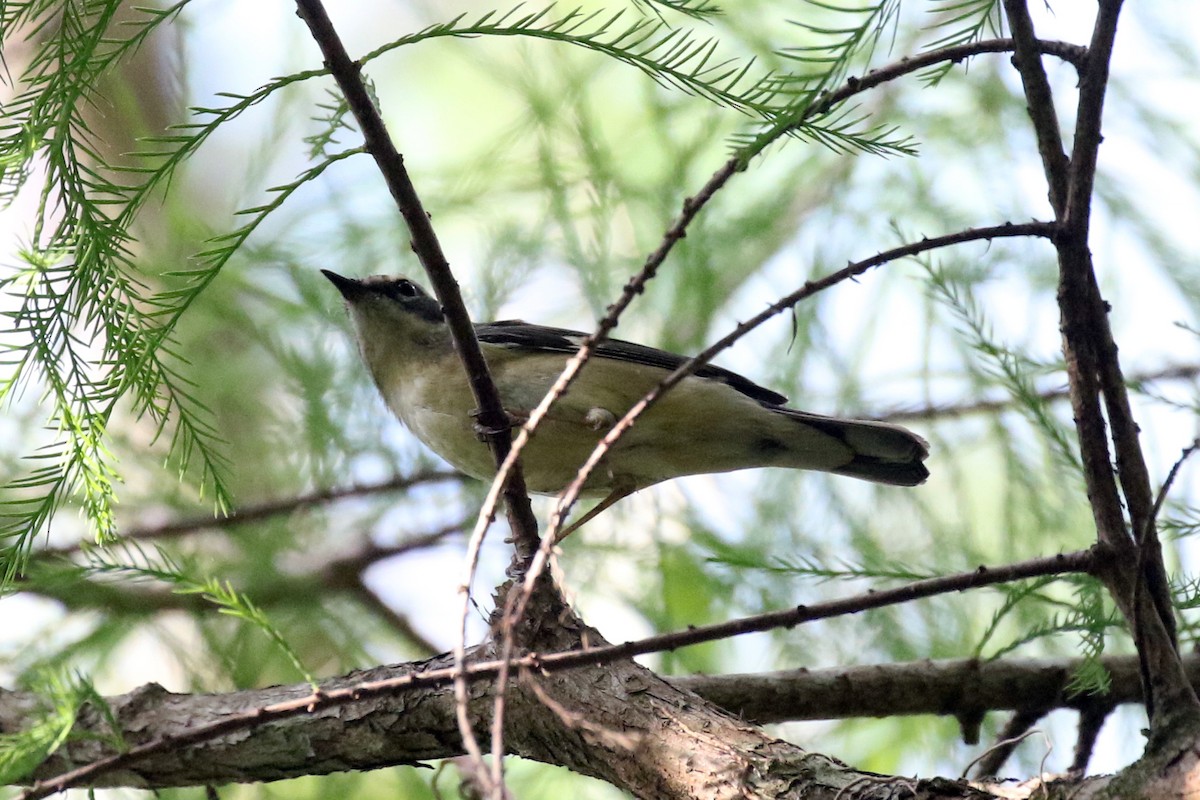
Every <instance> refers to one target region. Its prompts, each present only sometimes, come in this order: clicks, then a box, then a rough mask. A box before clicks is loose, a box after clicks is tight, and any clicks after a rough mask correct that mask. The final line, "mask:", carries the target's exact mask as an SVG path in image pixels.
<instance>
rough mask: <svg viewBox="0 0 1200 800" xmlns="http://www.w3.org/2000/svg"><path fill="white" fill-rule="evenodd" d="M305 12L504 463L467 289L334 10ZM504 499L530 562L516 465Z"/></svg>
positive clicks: (316, 0) (305, 8)
mask: <svg viewBox="0 0 1200 800" xmlns="http://www.w3.org/2000/svg"><path fill="white" fill-rule="evenodd" d="M296 7H297V9H298V11H299V14H300V17H301V18H302V19H303V20H304V22H305V23H306V24H307V25H308V28H309V30H310V31H311V32H312V36H313V39H314V40H315V41H316V43H317V45H318V46H319V47H320V48H321V54H322V55H323V56H324V58H325V66H326V67H328V68H329V71H330V73H331V74H332V75H333V77H334V80H336V81H337V84H338V87H339V88H340V89H341V90H342V93H343V95H344V96H345V98H346V103H347V104H348V105H349V107H350V110H351V112H353V114H354V118H355V120H357V121H358V126H359V129H360V130H362V133H363V139H364V141H365V142H366V147H367V151H368V152H369V153H370V154H371V156H372V157H373V158H374V159H375V163H376V164H377V165H378V166H379V171H380V173H381V174H382V175H383V179H384V181H385V182H386V183H387V187H388V191H390V192H391V194H392V197H393V199H395V201H396V206H397V208H399V210H400V214H401V215H402V216H403V217H404V221H405V222H406V223H407V224H408V229H409V232H410V233H411V234H412V247H413V252H415V253H416V254H417V258H418V259H420V261H421V266H423V267H424V268H425V272H426V274H427V275H428V276H429V281H430V283H431V284H432V285H433V290H434V293H435V294H436V295H437V298H438V301H439V302H440V303H441V305H442V312H443V313H444V314H445V315H446V324H447V325H448V326H449V328H450V333H451V336H452V337H453V339H454V348H455V350H456V351H457V352H458V356H459V358H460V359H461V360H462V363H463V367H464V368H465V369H466V371H467V378H468V380H469V381H470V384H471V392H472V393H473V394H474V395H475V401H476V402H477V403H478V404H479V415H478V422H479V424H480V426H481V427H482V428H483V429H484V430H486V431H487V432H488V443H489V445H490V446H491V448H492V453H493V455H494V456H495V458H496V464H497V465H499V464H501V463H503V461H504V456H505V455H507V453H508V449H509V447H510V446H511V445H512V436H511V433H510V430H509V426H510V422H509V419H508V415H507V414H506V413H505V411H504V404H503V403H502V402H501V400H500V393H499V391H498V390H497V389H496V384H495V382H494V381H493V380H492V376H491V373H490V372H489V371H488V366H487V361H486V360H485V359H484V357H483V351H482V350H480V348H479V342H478V340H477V339H476V338H475V330H474V328H473V327H472V325H471V317H470V315H469V314H468V313H467V306H466V304H465V303H464V302H463V299H462V293H461V292H460V291H459V288H458V283H457V281H455V279H454V274H453V273H452V272H451V271H450V264H449V262H448V261H447V260H446V256H445V255H444V254H443V252H442V246H441V244H440V243H439V242H438V238H437V234H436V233H435V232H434V230H433V224H432V223H431V222H430V218H429V214H428V212H426V211H425V207H424V206H423V205H422V203H421V199H420V197H419V196H418V195H417V190H416V187H414V186H413V183H412V180H411V178H410V177H409V175H408V170H407V169H406V168H405V166H404V158H403V157H402V156H401V155H400V153H399V152H398V151H397V150H396V147H395V145H394V144H392V140H391V137H390V136H389V135H388V132H387V128H386V127H385V126H384V124H383V118H382V117H381V116H380V115H379V110H378V109H376V108H375V104H374V103H373V102H372V100H371V95H370V94H369V93H368V92H367V87H366V85H365V84H364V83H363V80H362V75H361V67H360V66H359V65H358V64H357V63H355V62H354V61H352V60H351V59H350V56H349V54H348V53H347V52H346V48H345V46H344V45H343V44H342V42H341V39H339V38H338V35H337V32H336V31H335V30H334V28H333V23H332V22H331V21H330V19H329V15H328V14H326V13H325V7H324V6H323V5H322V4H321V2H320V0H296ZM504 498H505V501H506V502H505V504H506V506H507V508H508V516H509V527H510V528H511V530H512V535H513V539H514V546H515V550H516V558H517V559H518V561H520V562H525V561H527V560H528V559H529V558H532V556H533V553H534V552H535V551H536V550H537V544H538V535H537V520H536V519H535V518H534V516H533V508H532V506H531V505H530V503H529V494H528V492H526V490H525V481H524V480H523V478H522V476H521V471H520V469H519V466H518V468H516V469H514V470H513V471H512V474H511V476H510V477H509V479H508V482H507V484H506V488H505V492H504Z"/></svg>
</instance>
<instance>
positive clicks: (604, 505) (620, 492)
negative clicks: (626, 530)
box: [554, 487, 633, 544]
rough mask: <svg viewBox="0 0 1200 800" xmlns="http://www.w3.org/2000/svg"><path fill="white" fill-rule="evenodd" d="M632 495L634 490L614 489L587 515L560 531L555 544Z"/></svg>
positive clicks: (555, 538)
mask: <svg viewBox="0 0 1200 800" xmlns="http://www.w3.org/2000/svg"><path fill="white" fill-rule="evenodd" d="M631 494H633V490H632V489H627V488H624V487H622V488H618V489H613V490H612V491H611V492H609V494H608V496H607V497H605V498H604V499H603V500H601V501H600V502H599V503H596V505H594V506H592V507H591V508H590V509H589V510H588V512H587V513H586V514H584V515H583V516H582V517H580V518H579V519H577V520H575V521H574V522H572V523H571V524H570V525H568V526H567V527H565V528H563V529H562V530H561V531H559V532H558V535H557V536H555V537H554V543H555V544H558V543H559V542H561V541H562V540H563V539H565V538H567V537H568V536H570V535H571V534H572V533H574V532H575V531H577V530H578V529H580V528H582V527H583V526H584V525H585V524H586V523H588V522H591V521H592V519H593V518H595V517H596V516H598V515H599V514H601V513H603V512H604V511H606V510H607V509H608V508H609V507H610V506H612V505H613V504H614V503H617V502H619V501H621V500H624V499H625V498H626V497H628V496H629V495H631Z"/></svg>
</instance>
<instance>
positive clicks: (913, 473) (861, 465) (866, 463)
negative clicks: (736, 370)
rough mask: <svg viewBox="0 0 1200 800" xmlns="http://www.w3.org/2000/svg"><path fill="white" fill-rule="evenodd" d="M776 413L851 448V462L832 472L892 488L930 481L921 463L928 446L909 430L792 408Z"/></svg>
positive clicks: (831, 470)
mask: <svg viewBox="0 0 1200 800" xmlns="http://www.w3.org/2000/svg"><path fill="white" fill-rule="evenodd" d="M773 410H775V411H776V412H777V413H780V414H783V415H784V416H786V417H790V418H793V419H795V420H797V421H798V422H801V423H803V424H805V425H808V426H811V427H813V428H816V429H817V430H819V431H821V432H822V433H824V434H826V435H828V436H832V437H834V438H835V439H838V440H839V441H841V442H843V443H844V444H845V445H846V446H847V447H848V448H850V450H851V451H852V453H853V456H852V457H851V459H850V461H848V462H846V463H845V464H842V465H840V466H838V467H833V468H829V469H828V471H829V472H833V473H835V474H837V475H848V476H850V477H852V478H862V479H863V480H868V481H874V482H876V483H887V484H891V485H893V486H916V485H917V484H919V483H924V482H925V479H926V478H928V477H929V470H928V469H926V468H925V465H924V464H923V463H921V462H923V461H924V460H925V459H926V457H928V456H929V443H928V442H926V441H925V440H924V439H922V438H921V437H920V436H917V435H916V434H915V433H913V432H912V431H910V430H907V429H906V428H901V427H900V426H899V425H889V424H888V423H886V422H870V421H867V420H853V419H836V418H834V417H824V416H821V415H820V414H810V413H808V412H805V411H797V410H795V409H791V408H777V409H773Z"/></svg>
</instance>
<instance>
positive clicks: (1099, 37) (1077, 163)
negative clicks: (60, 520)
mask: <svg viewBox="0 0 1200 800" xmlns="http://www.w3.org/2000/svg"><path fill="white" fill-rule="evenodd" d="M1098 7H1099V11H1098V14H1097V17H1096V23H1095V26H1094V28H1093V35H1092V41H1091V46H1090V47H1089V50H1088V57H1087V62H1086V67H1085V69H1084V70H1083V72H1082V74H1081V75H1080V92H1079V101H1078V107H1077V112H1076V127H1075V142H1074V148H1075V149H1074V151H1073V152H1072V156H1071V159H1070V161H1069V162H1068V161H1067V160H1066V158H1065V156H1064V155H1063V148H1062V137H1061V133H1060V131H1059V126H1058V121H1057V115H1056V112H1055V108H1054V101H1053V97H1052V96H1051V92H1050V85H1049V81H1048V80H1047V78H1046V74H1045V70H1044V69H1043V67H1042V64H1041V59H1040V56H1039V55H1038V52H1037V38H1036V34H1035V32H1034V29H1033V23H1032V20H1031V18H1030V16H1029V11H1028V8H1027V7H1026V3H1025V2H1024V0H1004V8H1005V12H1006V14H1007V16H1008V19H1009V25H1010V27H1011V29H1012V31H1013V39H1014V41H1015V44H1016V57H1015V59H1014V63H1015V65H1016V67H1017V70H1018V72H1019V73H1020V76H1021V82H1022V85H1023V86H1024V89H1025V95H1026V100H1027V104H1028V108H1029V114H1030V118H1031V120H1032V121H1033V128H1034V131H1035V134H1036V136H1037V140H1038V149H1039V152H1040V153H1041V155H1042V164H1043V169H1044V170H1045V173H1046V179H1047V184H1048V188H1049V198H1050V203H1051V205H1052V206H1053V208H1054V212H1055V217H1056V220H1057V222H1058V227H1059V234H1058V236H1056V238H1055V245H1056V247H1057V250H1058V260H1059V287H1058V304H1059V309H1060V313H1061V319H1062V322H1061V328H1062V334H1063V353H1064V356H1065V359H1066V365H1067V375H1068V379H1069V382H1070V386H1071V406H1072V410H1073V412H1074V416H1075V425H1076V429H1077V431H1078V434H1079V443H1080V455H1081V460H1082V463H1083V470H1084V479H1085V482H1086V485H1087V490H1088V499H1089V501H1090V503H1091V508H1092V515H1093V518H1094V520H1095V524H1096V530H1097V535H1098V537H1099V540H1100V541H1101V542H1102V543H1104V544H1105V545H1107V546H1108V547H1110V548H1112V550H1113V552H1114V553H1115V554H1116V556H1117V557H1116V558H1115V559H1113V561H1112V562H1111V564H1112V569H1111V570H1109V571H1107V572H1105V573H1103V574H1102V575H1101V577H1102V579H1103V580H1104V582H1105V584H1106V586H1107V587H1108V588H1109V590H1110V592H1111V593H1112V594H1113V597H1114V598H1115V599H1116V602H1117V604H1118V606H1119V607H1120V609H1121V612H1122V614H1123V615H1124V616H1125V618H1126V620H1128V621H1129V624H1130V626H1131V627H1132V629H1133V634H1134V641H1135V642H1136V644H1137V648H1138V653H1139V656H1140V657H1141V658H1142V659H1143V676H1144V679H1145V680H1146V681H1147V682H1148V689H1147V691H1146V703H1147V711H1148V712H1149V715H1150V719H1151V729H1152V731H1156V732H1157V734H1158V735H1159V738H1160V740H1161V737H1162V736H1163V735H1164V734H1163V732H1164V731H1166V730H1168V729H1171V728H1173V727H1174V726H1175V723H1177V722H1181V721H1184V720H1188V721H1191V722H1195V721H1197V720H1198V719H1200V700H1197V698H1196V694H1195V692H1194V691H1193V690H1192V688H1191V686H1190V685H1189V684H1188V683H1187V679H1186V676H1185V675H1184V673H1183V669H1182V666H1181V665H1180V663H1179V658H1178V654H1177V653H1176V652H1175V619H1174V611H1173V609H1172V607H1171V602H1170V591H1169V586H1168V582H1167V577H1166V569H1165V566H1164V564H1163V561H1162V555H1161V548H1160V546H1159V544H1158V539H1157V535H1156V532H1155V531H1153V530H1152V529H1150V528H1151V525H1150V524H1149V519H1150V516H1151V508H1152V501H1151V491H1150V485H1149V478H1148V473H1147V470H1146V466H1145V461H1144V458H1143V456H1142V452H1141V447H1140V444H1139V442H1138V438H1137V433H1138V429H1137V424H1136V422H1135V421H1134V419H1133V415H1132V412H1131V410H1130V406H1129V401H1128V394H1127V392H1126V390H1125V383H1124V380H1123V378H1122V376H1121V369H1120V362H1119V360H1118V357H1117V347H1116V344H1115V342H1114V340H1113V336H1112V330H1111V327H1110V326H1109V323H1108V306H1107V304H1106V303H1105V302H1104V300H1103V299H1102V298H1101V296H1100V291H1099V286H1098V284H1097V281H1096V274H1095V269H1094V266H1093V263H1092V258H1091V253H1090V251H1089V249H1088V233H1089V225H1090V214H1091V203H1092V200H1093V196H1092V195H1093V193H1092V187H1093V183H1094V180H1095V170H1096V163H1097V157H1098V152H1099V145H1100V141H1101V139H1102V135H1101V117H1102V113H1103V107H1104V97H1105V92H1106V90H1107V86H1108V70H1109V61H1110V59H1111V56H1112V45H1113V40H1114V38H1115V35H1116V26H1117V18H1118V16H1119V13H1120V8H1121V2H1120V0H1102V2H1100V3H1099V4H1098ZM1102 395H1103V399H1104V402H1105V406H1106V408H1107V411H1108V415H1109V420H1110V422H1111V424H1112V432H1113V443H1114V446H1115V448H1116V455H1117V466H1118V470H1119V478H1120V482H1121V493H1123V494H1124V497H1125V502H1126V504H1127V505H1128V508H1129V514H1130V522H1131V523H1132V525H1131V527H1127V526H1126V521H1125V513H1124V509H1123V508H1122V503H1121V493H1119V492H1118V489H1117V482H1116V480H1114V478H1113V474H1112V459H1111V458H1110V455H1109V449H1108V436H1107V430H1106V424H1105V420H1104V417H1103V415H1102V413H1101V409H1100V400H1101V396H1102ZM1135 542H1136V545H1135ZM1157 711H1162V712H1163V714H1162V715H1161V716H1162V718H1161V719H1160V715H1159V714H1158V713H1156V712H1157Z"/></svg>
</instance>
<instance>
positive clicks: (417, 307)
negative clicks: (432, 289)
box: [362, 275, 442, 322]
mask: <svg viewBox="0 0 1200 800" xmlns="http://www.w3.org/2000/svg"><path fill="white" fill-rule="evenodd" d="M362 284H363V288H365V289H366V290H367V291H369V292H373V293H374V294H376V295H380V296H382V297H386V298H387V299H388V300H390V301H391V302H393V303H396V304H398V305H399V306H401V307H402V308H403V309H404V310H405V311H407V312H408V313H410V314H415V315H417V316H418V317H420V318H421V319H423V320H425V321H427V322H441V321H442V307H441V305H439V304H438V301H437V300H435V299H434V298H432V297H430V296H429V293H428V292H426V291H425V290H424V289H422V288H421V287H420V286H419V285H417V284H416V283H413V282H412V281H410V280H409V279H408V278H393V277H390V276H387V275H372V276H371V277H370V278H366V279H364V280H363V282H362Z"/></svg>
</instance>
